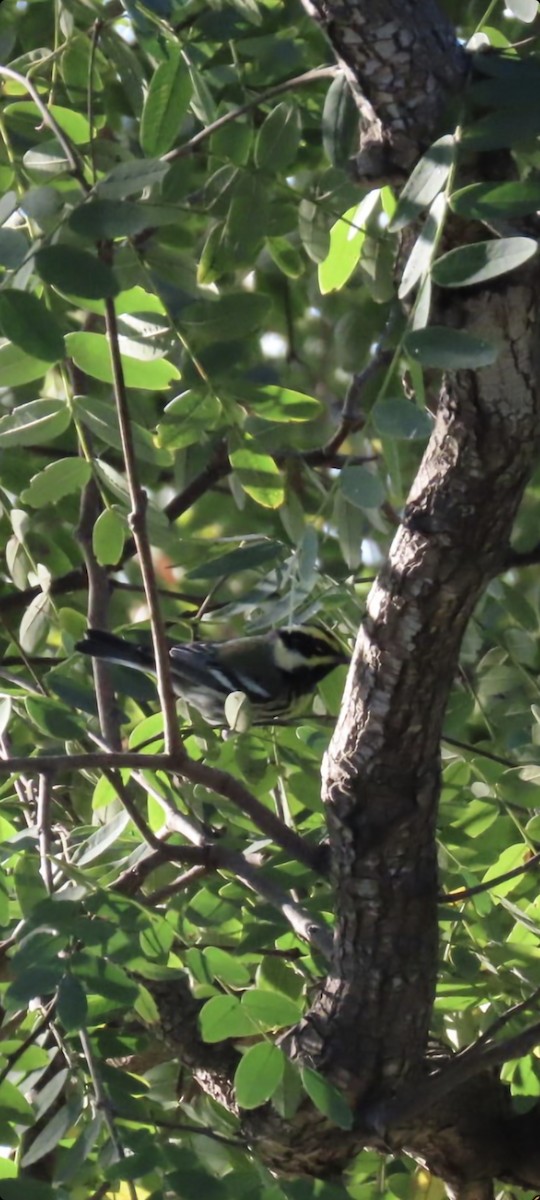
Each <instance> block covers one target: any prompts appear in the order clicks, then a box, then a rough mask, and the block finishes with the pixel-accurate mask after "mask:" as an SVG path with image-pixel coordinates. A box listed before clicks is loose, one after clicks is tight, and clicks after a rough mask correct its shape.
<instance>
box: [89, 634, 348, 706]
mask: <svg viewBox="0 0 540 1200" xmlns="http://www.w3.org/2000/svg"><path fill="white" fill-rule="evenodd" d="M75 649H76V650H78V651H79V652H80V653H81V654H86V655H89V656H90V657H91V658H99V659H103V660H104V661H106V662H112V663H121V664H122V666H127V667H133V668H134V669H135V670H137V671H144V672H145V673H147V674H150V675H154V676H155V675H156V665H155V658H154V652H153V650H152V649H151V648H150V647H148V646H142V645H138V644H136V643H135V642H131V641H128V640H127V639H126V638H123V637H118V636H117V635H116V634H114V633H108V632H106V631H105V630H103V629H88V630H87V632H86V636H85V637H84V638H83V639H82V641H80V642H77V643H76V646H75ZM169 657H170V670H171V681H172V686H173V690H174V693H175V695H176V696H178V697H179V699H181V700H184V701H185V702H186V703H187V704H188V705H190V706H191V707H193V708H195V709H197V711H198V712H199V713H200V714H201V716H202V717H203V718H204V720H205V721H206V722H207V724H209V725H223V726H226V725H227V724H228V721H227V717H226V713H225V705H226V702H227V698H228V697H229V696H230V695H231V694H232V693H243V695H244V696H245V697H246V698H247V704H248V708H249V724H251V725H268V724H271V723H272V722H273V721H277V720H280V721H283V720H285V719H287V717H290V716H293V715H294V714H295V713H296V712H297V711H298V709H299V708H301V707H302V704H303V702H304V701H305V700H306V698H307V697H309V696H310V695H312V694H313V692H314V690H315V687H316V685H317V684H318V683H319V682H320V681H321V680H322V679H324V677H325V676H326V675H328V674H329V673H330V671H333V670H334V668H335V667H338V666H340V665H342V664H345V663H347V662H348V661H349V660H348V656H347V654H346V653H345V651H344V649H343V646H342V645H341V643H340V642H339V640H338V638H337V637H336V636H335V634H333V633H331V632H329V631H328V630H327V629H324V628H322V626H320V625H311V624H310V625H307V624H306V625H291V626H289V627H288V628H284V629H275V630H271V631H270V632H269V633H265V634H255V635H252V636H246V637H238V638H230V639H229V640H227V641H222V642H186V643H185V644H181V645H175V646H170V647H169Z"/></svg>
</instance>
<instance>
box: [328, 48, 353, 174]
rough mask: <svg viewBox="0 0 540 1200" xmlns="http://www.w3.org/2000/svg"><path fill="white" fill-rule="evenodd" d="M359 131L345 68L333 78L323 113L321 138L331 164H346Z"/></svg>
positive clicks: (337, 165) (338, 165)
mask: <svg viewBox="0 0 540 1200" xmlns="http://www.w3.org/2000/svg"><path fill="white" fill-rule="evenodd" d="M357 132H358V109H357V107H356V104H355V102H354V100H353V97H352V92H351V88H350V84H349V81H348V79H347V77H346V75H345V72H344V71H343V72H340V74H339V75H337V77H336V78H335V79H333V80H332V83H331V84H330V87H329V88H328V91H327V93H326V98H325V101H324V108H323V115H322V140H323V146H324V150H325V153H326V154H327V155H328V158H329V159H330V162H331V163H332V166H334V167H346V166H347V163H348V160H349V156H350V154H351V152H352V144H353V138H354V137H355V135H356V134H357Z"/></svg>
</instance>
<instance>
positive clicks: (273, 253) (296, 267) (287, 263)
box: [266, 237, 304, 279]
mask: <svg viewBox="0 0 540 1200" xmlns="http://www.w3.org/2000/svg"><path fill="white" fill-rule="evenodd" d="M266 245H267V248H268V252H269V254H270V257H271V258H272V260H273V261H274V262H275V264H276V266H277V267H279V269H280V271H282V273H283V274H284V275H286V276H287V278H288V279H298V277H299V276H300V275H301V274H302V271H303V270H304V259H303V257H302V255H301V254H300V251H299V250H297V249H296V246H291V243H290V241H289V239H288V238H286V237H274V238H267V239H266Z"/></svg>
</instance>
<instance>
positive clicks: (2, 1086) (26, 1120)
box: [0, 1079, 34, 1196]
mask: <svg viewBox="0 0 540 1200" xmlns="http://www.w3.org/2000/svg"><path fill="white" fill-rule="evenodd" d="M0 1117H1V1119H2V1122H4V1121H16V1122H17V1123H20V1124H21V1125H31V1124H32V1122H33V1120H34V1111H33V1108H32V1105H31V1104H29V1103H28V1100H27V1099H26V1098H25V1096H23V1094H22V1091H21V1090H20V1089H19V1088H18V1087H15V1084H14V1083H10V1081H9V1079H3V1080H2V1083H0ZM4 1186H5V1184H4V1179H3V1178H2V1191H3V1189H4ZM20 1194H21V1196H22V1193H20Z"/></svg>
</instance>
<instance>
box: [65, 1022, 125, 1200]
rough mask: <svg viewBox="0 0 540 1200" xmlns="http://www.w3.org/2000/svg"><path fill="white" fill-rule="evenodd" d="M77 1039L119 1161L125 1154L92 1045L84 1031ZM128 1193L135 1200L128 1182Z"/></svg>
mask: <svg viewBox="0 0 540 1200" xmlns="http://www.w3.org/2000/svg"><path fill="white" fill-rule="evenodd" d="M79 1039H80V1043H81V1046H82V1050H83V1054H84V1057H85V1059H86V1064H87V1067H88V1072H89V1075H90V1079H91V1080H92V1087H93V1089H94V1097H95V1104H96V1110H97V1112H100V1113H102V1114H103V1119H104V1121H105V1124H106V1126H107V1129H108V1131H109V1137H110V1139H111V1142H112V1145H113V1146H114V1150H115V1153H116V1155H117V1157H118V1158H119V1159H120V1158H122V1159H123V1158H125V1157H126V1153H125V1150H124V1147H123V1145H122V1142H121V1140H120V1137H119V1135H118V1131H117V1129H116V1126H115V1123H114V1118H113V1110H112V1105H111V1103H110V1101H109V1097H108V1095H107V1093H106V1091H105V1088H104V1086H103V1081H102V1079H101V1075H100V1074H99V1070H98V1067H97V1063H96V1060H95V1057H94V1051H93V1050H92V1045H91V1042H90V1038H89V1037H88V1034H87V1032H86V1029H80V1030H79ZM128 1191H129V1195H130V1200H137V1192H136V1191H135V1187H134V1185H133V1184H132V1183H131V1182H130V1181H128Z"/></svg>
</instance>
